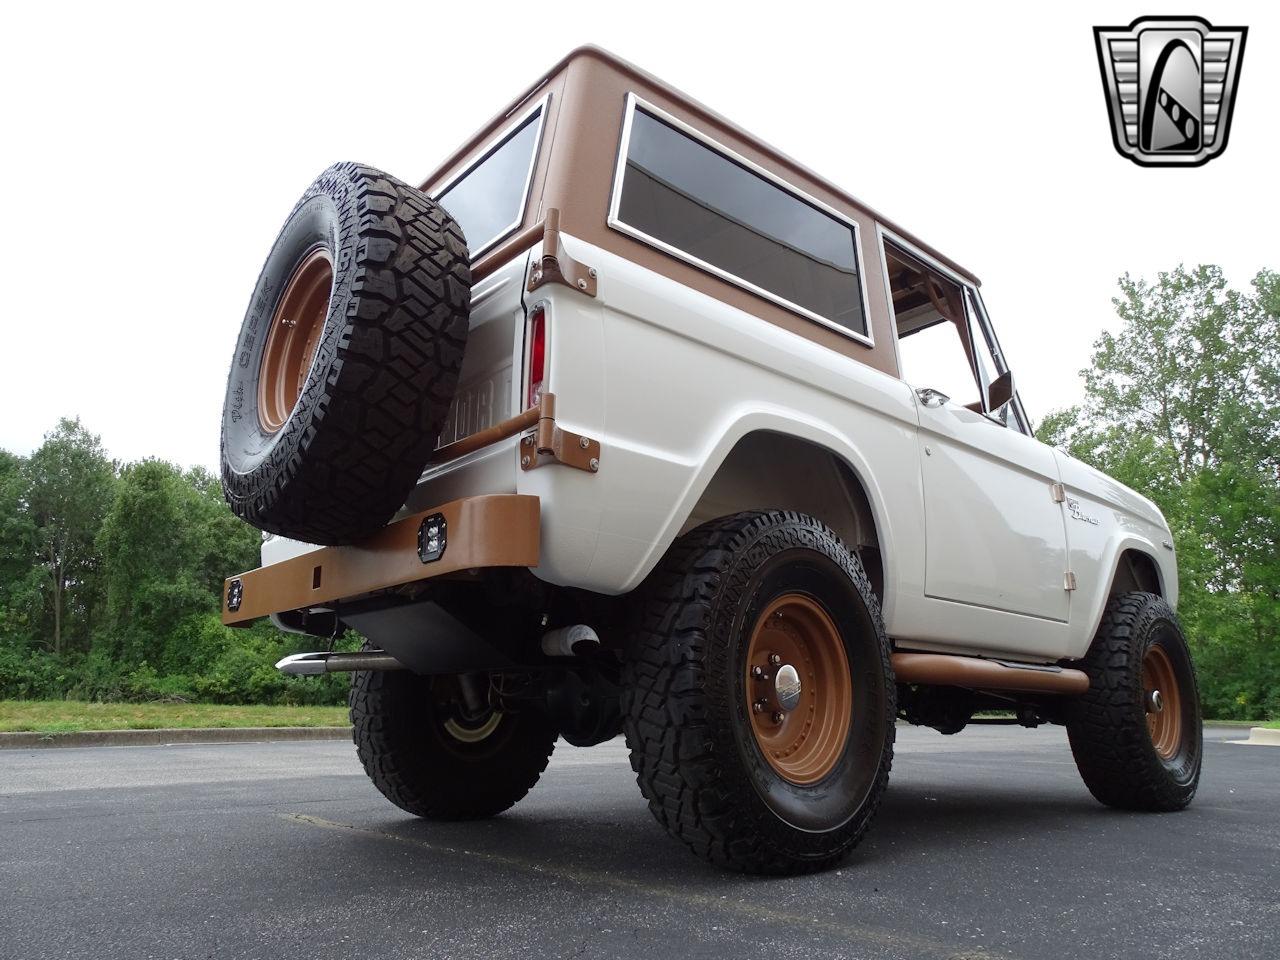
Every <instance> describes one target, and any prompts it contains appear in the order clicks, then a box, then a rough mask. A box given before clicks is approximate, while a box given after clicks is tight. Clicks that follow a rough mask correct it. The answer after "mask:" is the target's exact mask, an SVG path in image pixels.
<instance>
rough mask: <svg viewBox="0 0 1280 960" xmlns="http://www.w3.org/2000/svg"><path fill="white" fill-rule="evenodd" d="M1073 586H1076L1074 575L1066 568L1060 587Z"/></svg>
mask: <svg viewBox="0 0 1280 960" xmlns="http://www.w3.org/2000/svg"><path fill="white" fill-rule="evenodd" d="M1075 588H1076V575H1075V574H1074V573H1072V572H1071V571H1070V570H1068V571H1067V575H1066V576H1065V577H1063V578H1062V589H1064V590H1074V589H1075Z"/></svg>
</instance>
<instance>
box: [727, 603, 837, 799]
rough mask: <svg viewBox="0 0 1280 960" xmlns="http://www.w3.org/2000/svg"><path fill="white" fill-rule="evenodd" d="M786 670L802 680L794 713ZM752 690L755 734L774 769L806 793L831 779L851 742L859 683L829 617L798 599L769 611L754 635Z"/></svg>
mask: <svg viewBox="0 0 1280 960" xmlns="http://www.w3.org/2000/svg"><path fill="white" fill-rule="evenodd" d="M787 666H791V667H792V668H794V670H795V671H796V673H797V674H798V676H799V680H800V694H799V698H798V701H797V702H795V704H794V706H792V708H791V709H790V710H788V709H786V703H785V702H784V700H785V699H786V694H785V691H784V692H783V696H782V697H781V698H780V696H779V688H778V686H777V679H778V674H779V671H781V670H785V668H786V667H787ZM745 684H746V700H747V715H748V716H749V717H750V718H751V732H752V734H754V736H755V739H756V743H757V744H758V745H759V747H760V751H761V752H762V753H763V754H764V757H765V759H766V760H768V762H769V765H770V766H771V767H773V769H774V770H775V771H776V772H777V773H778V775H779V776H780V777H782V778H783V779H784V780H788V781H790V782H791V783H794V784H799V785H805V784H811V783H816V782H818V781H819V780H821V779H822V778H823V777H825V776H827V774H829V773H830V772H831V771H832V770H833V769H834V768H835V765H836V762H837V761H838V760H839V759H840V757H841V756H842V755H843V753H844V749H845V744H846V743H847V741H848V739H849V729H850V726H851V724H852V717H853V683H852V680H851V679H850V676H849V658H848V656H847V655H846V654H845V649H844V640H843V638H842V637H841V636H840V631H839V630H838V629H837V628H836V625H835V623H834V622H833V621H832V619H831V617H830V615H829V614H828V613H827V612H826V610H824V609H823V608H822V606H821V605H820V604H818V603H817V602H816V601H814V600H812V599H810V598H809V597H807V596H804V595H803V594H799V593H788V594H784V595H782V596H780V597H778V598H777V599H775V600H774V601H773V602H772V603H770V604H769V606H768V607H766V608H765V610H764V612H762V613H761V614H760V618H759V619H758V620H757V621H756V626H755V629H754V630H753V631H752V634H751V642H750V644H749V646H748V648H747V664H746V679H745Z"/></svg>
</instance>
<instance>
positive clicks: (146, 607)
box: [98, 460, 259, 671]
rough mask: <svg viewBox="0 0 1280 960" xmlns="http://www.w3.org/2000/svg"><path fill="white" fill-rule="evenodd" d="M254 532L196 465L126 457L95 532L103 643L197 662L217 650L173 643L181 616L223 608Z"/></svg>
mask: <svg viewBox="0 0 1280 960" xmlns="http://www.w3.org/2000/svg"><path fill="white" fill-rule="evenodd" d="M258 544H259V538H258V534H257V532H256V531H254V530H253V529H252V528H251V527H249V526H247V525H246V524H244V523H242V522H241V521H240V520H238V519H237V518H236V517H235V516H234V515H233V514H232V513H231V511H230V510H229V509H228V508H227V506H226V504H225V503H224V502H223V500H222V494H221V492H220V490H219V488H218V486H217V482H216V481H215V480H214V479H213V478H212V477H211V476H210V474H209V473H208V472H207V471H205V470H203V469H199V468H197V469H196V470H193V471H190V472H187V473H183V471H182V470H181V469H179V468H178V467H176V466H174V465H173V464H170V463H166V462H164V461H162V460H143V461H141V462H139V463H134V464H130V465H129V466H128V467H126V468H125V469H124V471H123V472H122V473H121V476H120V482H119V489H118V492H117V495H116V497H115V501H114V503H113V504H112V506H111V510H110V512H109V513H108V515H107V517H106V520H105V521H104V523H103V525H102V532H101V535H100V536H99V538H98V545H99V548H100V550H101V553H102V558H103V563H104V567H105V571H106V576H105V579H106V618H105V623H104V625H103V626H104V630H103V639H102V645H103V647H104V649H105V650H106V651H109V653H110V654H111V656H112V657H114V658H115V659H116V660H117V661H119V662H122V663H125V664H131V665H136V664H141V663H143V662H149V663H150V664H151V665H152V666H157V667H160V668H162V669H164V670H170V671H184V670H188V669H193V668H194V669H200V668H203V667H204V666H207V663H205V662H193V661H200V660H204V661H207V660H208V657H209V656H211V655H213V654H214V653H216V651H203V652H202V651H199V650H194V649H191V648H190V647H189V646H187V645H185V644H183V643H181V642H180V638H181V637H182V636H183V635H184V634H185V631H183V630H180V629H179V628H180V626H181V625H182V624H183V622H184V621H185V620H186V619H187V618H189V617H190V616H192V615H193V614H199V613H206V614H207V613H214V612H216V611H218V610H219V609H220V597H221V594H222V581H223V578H224V577H226V576H227V575H228V574H229V573H232V572H236V571H240V570H244V569H247V568H250V567H252V566H254V565H255V561H256V556H257V550H258Z"/></svg>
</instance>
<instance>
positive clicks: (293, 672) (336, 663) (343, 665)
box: [276, 650, 405, 677]
mask: <svg viewBox="0 0 1280 960" xmlns="http://www.w3.org/2000/svg"><path fill="white" fill-rule="evenodd" d="M276 669H277V670H279V671H280V672H281V673H287V674H289V675H290V676H292V677H315V676H319V675H320V674H322V673H351V672H352V671H354V670H403V669H405V666H404V664H403V663H401V662H400V661H399V660H397V659H396V658H395V657H393V656H391V654H389V653H383V652H382V651H381V650H370V651H361V652H360V653H328V652H326V651H323V650H321V651H317V652H315V653H294V654H291V655H290V656H287V657H285V658H284V659H283V660H281V661H280V662H279V663H277V664H276Z"/></svg>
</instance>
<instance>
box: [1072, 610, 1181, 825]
mask: <svg viewBox="0 0 1280 960" xmlns="http://www.w3.org/2000/svg"><path fill="white" fill-rule="evenodd" d="M1083 667H1084V669H1085V671H1086V672H1087V673H1088V674H1089V681H1090V685H1089V692H1088V693H1086V694H1085V695H1084V696H1082V697H1081V698H1080V699H1079V701H1077V703H1076V704H1075V705H1074V707H1073V715H1072V718H1071V719H1070V720H1069V722H1068V723H1067V735H1068V737H1069V738H1070V741H1071V753H1072V755H1073V756H1074V757H1075V761H1076V766H1077V767H1078V768H1079V770H1080V775H1081V777H1083V778H1084V782H1085V786H1087V787H1088V788H1089V792H1090V793H1092V794H1093V795H1094V797H1096V798H1097V799H1098V800H1099V801H1100V802H1102V803H1105V804H1106V805H1107V806H1111V807H1119V808H1121V809H1125V810H1155V811H1168V810H1180V809H1182V808H1183V807H1185V806H1186V805H1187V804H1189V803H1190V802H1191V799H1192V797H1194V796H1195V793H1196V787H1197V785H1198V784H1199V782H1200V764H1201V757H1202V753H1203V738H1202V725H1201V717H1200V695H1199V690H1198V689H1197V686H1196V674H1195V668H1194V666H1193V665H1192V662H1191V652H1190V651H1189V650H1188V649H1187V642H1186V639H1185V638H1184V637H1183V635H1182V628H1181V627H1180V626H1179V624H1178V618H1177V615H1176V614H1175V613H1174V612H1173V610H1172V609H1170V607H1169V605H1168V604H1167V603H1165V601H1164V600H1163V599H1161V598H1160V597H1158V596H1156V595H1155V594H1152V593H1126V594H1121V595H1120V596H1117V597H1114V598H1113V599H1112V600H1111V602H1110V603H1109V604H1108V605H1107V609H1106V612H1105V613H1104V614H1103V616H1102V623H1101V624H1100V625H1099V627H1098V633H1097V635H1096V636H1095V638H1094V641H1093V645H1092V646H1091V647H1090V648H1089V653H1088V656H1087V657H1086V658H1085V661H1084V664H1083Z"/></svg>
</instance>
